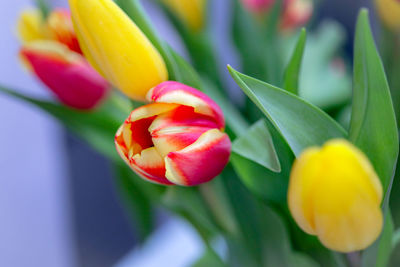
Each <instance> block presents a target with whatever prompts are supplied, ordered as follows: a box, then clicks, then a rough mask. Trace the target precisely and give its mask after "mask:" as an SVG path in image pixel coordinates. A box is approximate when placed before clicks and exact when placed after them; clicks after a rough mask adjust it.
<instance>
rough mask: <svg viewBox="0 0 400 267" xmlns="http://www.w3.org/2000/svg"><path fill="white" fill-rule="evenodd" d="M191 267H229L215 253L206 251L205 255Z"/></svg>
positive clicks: (209, 250)
mask: <svg viewBox="0 0 400 267" xmlns="http://www.w3.org/2000/svg"><path fill="white" fill-rule="evenodd" d="M191 267H227V265H226V264H225V263H224V262H223V261H222V260H221V258H220V257H219V256H218V255H217V254H216V253H215V252H214V251H212V250H211V249H206V251H205V252H204V254H203V255H202V256H201V257H200V258H199V259H198V260H197V261H196V262H195V263H193V264H192V265H191Z"/></svg>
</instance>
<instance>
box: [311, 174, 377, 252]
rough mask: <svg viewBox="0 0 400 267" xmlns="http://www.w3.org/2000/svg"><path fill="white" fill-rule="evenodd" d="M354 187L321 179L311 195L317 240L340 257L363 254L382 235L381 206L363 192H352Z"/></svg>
mask: <svg viewBox="0 0 400 267" xmlns="http://www.w3.org/2000/svg"><path fill="white" fill-rule="evenodd" d="M357 187H358V185H357V184H354V181H351V179H348V180H347V183H343V182H341V183H338V182H336V181H332V180H328V179H326V180H325V179H324V184H321V185H320V186H319V187H318V190H316V192H315V194H314V199H315V201H314V202H313V212H314V214H315V216H314V223H315V231H316V234H317V236H318V238H319V240H320V241H321V242H322V243H323V244H324V245H325V246H326V247H328V248H330V249H332V250H336V251H339V252H343V253H348V252H352V251H358V250H363V249H365V248H366V247H367V246H369V245H370V244H372V243H373V242H374V241H375V240H376V239H377V238H378V236H379V234H380V233H381V231H382V226H383V217H382V211H381V208H380V205H379V204H378V203H376V202H375V201H374V200H372V199H371V197H370V196H369V195H368V193H366V192H365V191H364V190H361V189H358V191H356V192H355V191H354V190H355V189H354V188H357ZM356 190H357V189H356ZM333 200H335V201H333Z"/></svg>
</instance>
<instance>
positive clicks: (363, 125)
mask: <svg viewBox="0 0 400 267" xmlns="http://www.w3.org/2000/svg"><path fill="white" fill-rule="evenodd" d="M353 84H354V93H353V95H354V96H353V107H352V116H351V123H350V131H349V138H350V140H351V141H352V142H353V143H354V144H356V145H357V146H358V147H359V148H360V149H361V150H363V151H364V153H365V154H366V155H367V156H368V157H369V159H370V160H371V162H372V164H373V166H374V168H375V170H376V172H377V174H378V176H379V178H380V179H381V182H382V186H383V188H384V192H385V194H386V193H390V187H391V184H392V177H393V174H394V169H395V166H396V161H397V156H398V150H399V141H398V133H397V125H396V118H395V115H394V110H393V106H392V100H391V97H390V91H389V86H388V83H387V80H386V75H385V71H384V69H383V65H382V62H381V59H380V57H379V54H378V52H377V50H376V47H375V43H374V39H373V37H372V33H371V29H370V26H369V21H368V12H367V10H362V11H361V12H360V15H359V17H358V21H357V28H356V38H355V45H354V81H353Z"/></svg>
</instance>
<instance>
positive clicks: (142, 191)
mask: <svg viewBox="0 0 400 267" xmlns="http://www.w3.org/2000/svg"><path fill="white" fill-rule="evenodd" d="M114 169H115V181H116V189H117V190H118V192H120V194H119V196H120V197H121V198H122V201H123V203H124V205H125V207H126V209H125V210H126V211H127V213H128V215H129V217H131V218H132V220H131V221H132V222H133V224H134V229H137V231H138V232H139V237H140V240H141V242H143V241H145V239H146V238H147V237H148V236H149V235H150V234H151V233H152V232H153V230H154V228H155V225H156V223H155V217H154V212H153V203H155V202H156V200H158V199H159V197H160V195H161V192H162V191H163V190H164V188H163V187H162V186H158V185H155V184H152V183H149V182H147V181H144V180H143V179H141V178H139V177H138V176H137V175H136V174H135V173H134V172H132V170H131V169H129V167H128V166H126V165H125V164H124V163H123V162H120V163H118V164H115V167H114Z"/></svg>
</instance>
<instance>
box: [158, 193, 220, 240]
mask: <svg viewBox="0 0 400 267" xmlns="http://www.w3.org/2000/svg"><path fill="white" fill-rule="evenodd" d="M161 203H162V205H163V206H165V207H166V208H168V209H170V210H172V211H174V212H176V213H179V214H180V215H181V216H183V217H184V218H185V219H186V220H188V221H189V222H190V223H191V224H192V225H193V227H194V228H196V230H197V231H198V233H199V234H200V236H201V237H202V238H203V240H204V241H205V242H206V243H208V244H210V242H211V240H212V238H213V237H214V236H215V234H216V232H217V228H216V225H215V222H214V221H213V220H212V219H211V218H212V217H213V216H212V214H210V211H209V209H208V207H207V205H206V203H205V202H204V199H202V197H201V194H200V193H199V191H198V188H196V187H178V186H172V187H168V188H167V190H166V191H165V194H164V195H163V196H162V198H161Z"/></svg>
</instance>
